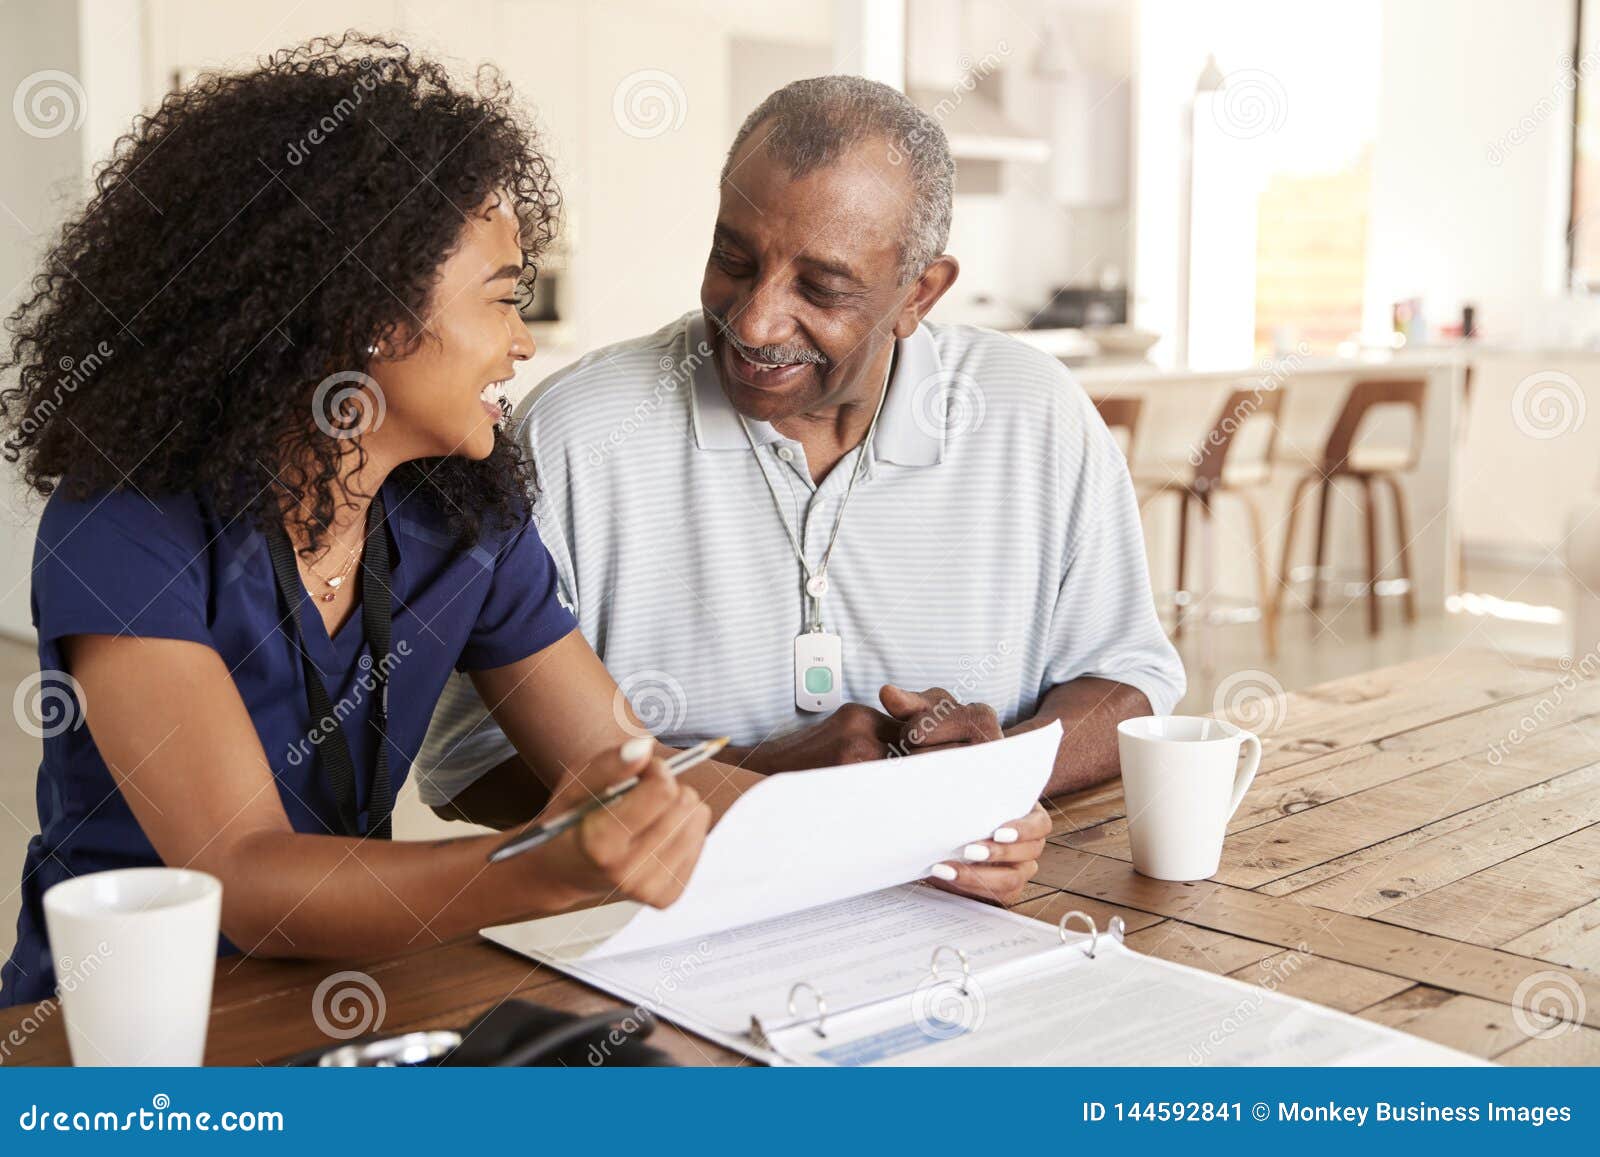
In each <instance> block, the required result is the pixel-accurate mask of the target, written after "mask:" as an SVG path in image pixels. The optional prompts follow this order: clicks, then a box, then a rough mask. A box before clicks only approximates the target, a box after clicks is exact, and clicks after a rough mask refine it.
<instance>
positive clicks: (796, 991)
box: [789, 980, 828, 1038]
mask: <svg viewBox="0 0 1600 1157" xmlns="http://www.w3.org/2000/svg"><path fill="white" fill-rule="evenodd" d="M802 988H803V989H805V990H806V991H807V992H809V993H810V994H811V997H812V999H813V1000H815V1001H816V1002H817V1015H816V1016H815V1017H814V1018H813V1019H814V1020H816V1022H817V1023H816V1024H814V1025H812V1026H811V1031H812V1032H814V1033H816V1034H817V1035H818V1036H820V1037H824V1038H825V1037H827V1035H828V1030H827V1024H828V1002H827V1000H826V999H825V998H824V997H823V995H822V993H820V992H818V991H817V990H816V988H815V987H813V986H812V985H810V984H808V983H806V982H805V981H804V980H802V981H801V982H800V983H799V984H797V985H795V986H794V987H793V988H791V989H790V990H789V1015H790V1016H799V1015H800V1014H799V1013H797V1012H795V1010H794V998H795V997H797V996H799V995H800V990H801V989H802Z"/></svg>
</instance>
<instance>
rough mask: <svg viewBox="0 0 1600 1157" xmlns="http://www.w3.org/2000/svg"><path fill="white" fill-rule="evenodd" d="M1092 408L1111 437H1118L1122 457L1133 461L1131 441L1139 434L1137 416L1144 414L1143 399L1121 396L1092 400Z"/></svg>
mask: <svg viewBox="0 0 1600 1157" xmlns="http://www.w3.org/2000/svg"><path fill="white" fill-rule="evenodd" d="M1093 401H1094V408H1095V409H1096V410H1099V411H1100V420H1101V421H1102V422H1104V423H1105V424H1106V427H1107V428H1108V429H1109V430H1110V431H1111V433H1112V435H1113V436H1118V443H1119V444H1120V445H1121V446H1122V456H1123V457H1124V458H1127V459H1128V460H1129V461H1132V460H1133V439H1134V437H1135V436H1136V435H1137V434H1138V432H1139V415H1140V414H1142V413H1143V412H1144V399H1143V398H1131V397H1122V396H1115V395H1112V396H1106V397H1099V398H1094V399H1093Z"/></svg>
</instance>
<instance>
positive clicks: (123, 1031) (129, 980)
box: [44, 868, 222, 1065]
mask: <svg viewBox="0 0 1600 1157" xmlns="http://www.w3.org/2000/svg"><path fill="white" fill-rule="evenodd" d="M221 918H222V884H221V882H220V881H219V880H218V879H217V878H216V877H215V876H209V875H207V874H206V873H204V872H195V871H191V870H189V869H187V868H119V869H117V870H115V871H110V872H93V873H90V874H88V875H84V876H77V877H75V878H73V879H71V880H63V881H62V882H61V883H59V884H57V885H55V886H54V887H53V888H51V889H50V890H49V891H47V892H45V894H44V919H45V927H46V928H47V930H48V931H49V934H50V954H51V956H52V957H53V958H54V960H55V965H56V989H57V991H58V992H59V993H60V996H61V1005H62V1012H63V1015H64V1016H65V1018H66V1026H67V1045H68V1047H69V1048H70V1049H71V1050H72V1063H73V1064H75V1065H198V1064H200V1063H201V1061H202V1060H203V1059H204V1057H205V1051H206V1025H207V1023H208V1022H209V1021H210V1018H211V977H212V975H213V974H214V973H215V971H216V966H217V930H218V926H219V923H220V921H221Z"/></svg>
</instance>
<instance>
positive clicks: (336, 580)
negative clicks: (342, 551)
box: [306, 542, 366, 603]
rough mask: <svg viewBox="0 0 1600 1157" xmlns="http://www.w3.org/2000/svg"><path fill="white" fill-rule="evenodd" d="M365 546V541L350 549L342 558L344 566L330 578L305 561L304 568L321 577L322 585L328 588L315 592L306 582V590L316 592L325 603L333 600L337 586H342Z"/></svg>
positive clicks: (317, 577) (316, 576) (312, 574)
mask: <svg viewBox="0 0 1600 1157" xmlns="http://www.w3.org/2000/svg"><path fill="white" fill-rule="evenodd" d="M365 547H366V543H365V542H363V543H362V544H361V546H360V547H357V548H356V549H355V550H353V551H351V552H350V554H349V556H348V557H347V558H346V559H345V560H344V566H342V567H340V568H339V573H338V574H336V575H334V576H333V577H332V578H324V577H323V576H322V575H320V574H318V573H317V571H316V570H315V569H314V568H313V567H312V566H311V564H310V563H306V570H308V571H310V572H311V577H312V578H316V579H322V583H323V585H324V586H326V587H327V588H328V589H327V590H326V591H323V592H322V593H321V594H317V593H316V592H315V591H313V590H312V589H311V586H310V584H309V583H308V584H306V592H307V593H308V594H316V597H317V598H319V599H321V600H322V601H323V602H325V603H331V602H333V600H334V597H335V596H336V595H338V593H339V588H340V587H342V586H344V580H345V579H347V578H348V577H350V568H351V567H353V566H355V565H356V559H358V558H360V557H361V552H362V550H363V549H364V548H365Z"/></svg>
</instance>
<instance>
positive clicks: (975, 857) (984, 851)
mask: <svg viewBox="0 0 1600 1157" xmlns="http://www.w3.org/2000/svg"><path fill="white" fill-rule="evenodd" d="M961 854H962V855H963V856H965V857H966V858H967V859H968V860H971V861H973V862H974V863H976V862H978V861H980V860H987V859H988V858H989V849H988V848H986V847H984V846H983V845H982V844H968V845H967V846H966V847H964V848H962V849H961Z"/></svg>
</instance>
